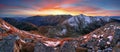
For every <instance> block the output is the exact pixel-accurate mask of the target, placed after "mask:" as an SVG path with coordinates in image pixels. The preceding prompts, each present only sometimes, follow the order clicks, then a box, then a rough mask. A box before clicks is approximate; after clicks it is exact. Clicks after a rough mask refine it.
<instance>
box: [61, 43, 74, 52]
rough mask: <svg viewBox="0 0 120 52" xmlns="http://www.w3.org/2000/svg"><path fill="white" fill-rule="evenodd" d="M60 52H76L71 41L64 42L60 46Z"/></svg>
mask: <svg viewBox="0 0 120 52" xmlns="http://www.w3.org/2000/svg"><path fill="white" fill-rule="evenodd" d="M60 52H76V51H75V47H74V46H73V45H72V43H71V42H65V43H64V44H63V46H62V47H61V50H60Z"/></svg>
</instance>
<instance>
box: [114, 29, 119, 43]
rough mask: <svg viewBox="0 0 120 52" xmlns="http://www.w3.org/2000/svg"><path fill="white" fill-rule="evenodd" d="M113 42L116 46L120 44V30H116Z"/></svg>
mask: <svg viewBox="0 0 120 52" xmlns="http://www.w3.org/2000/svg"><path fill="white" fill-rule="evenodd" d="M113 42H114V45H116V44H117V43H118V42H120V29H116V31H115V35H114V37H113Z"/></svg>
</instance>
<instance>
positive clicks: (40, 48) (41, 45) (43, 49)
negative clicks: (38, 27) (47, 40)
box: [34, 43, 55, 52]
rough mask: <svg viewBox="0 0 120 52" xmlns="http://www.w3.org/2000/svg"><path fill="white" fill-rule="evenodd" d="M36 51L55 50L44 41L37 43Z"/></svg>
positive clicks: (48, 51)
mask: <svg viewBox="0 0 120 52" xmlns="http://www.w3.org/2000/svg"><path fill="white" fill-rule="evenodd" d="M34 52H55V50H54V48H53V47H47V46H46V45H44V44H43V43H37V44H36V45H35V48H34Z"/></svg>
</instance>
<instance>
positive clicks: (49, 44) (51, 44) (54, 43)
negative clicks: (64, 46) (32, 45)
mask: <svg viewBox="0 0 120 52" xmlns="http://www.w3.org/2000/svg"><path fill="white" fill-rule="evenodd" d="M44 44H45V45H46V46H53V47H55V46H57V45H59V44H60V41H56V42H55V41H45V43H44Z"/></svg>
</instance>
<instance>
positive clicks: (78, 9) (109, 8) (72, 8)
mask: <svg viewBox="0 0 120 52" xmlns="http://www.w3.org/2000/svg"><path fill="white" fill-rule="evenodd" d="M13 1H14V2H13ZM119 2H120V1H118V0H114V1H113V0H92V1H90V0H19V1H18V0H1V1H0V16H34V15H79V14H85V15H88V16H120V7H119V5H120V3H119Z"/></svg>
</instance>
